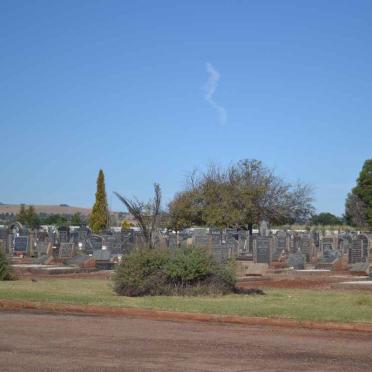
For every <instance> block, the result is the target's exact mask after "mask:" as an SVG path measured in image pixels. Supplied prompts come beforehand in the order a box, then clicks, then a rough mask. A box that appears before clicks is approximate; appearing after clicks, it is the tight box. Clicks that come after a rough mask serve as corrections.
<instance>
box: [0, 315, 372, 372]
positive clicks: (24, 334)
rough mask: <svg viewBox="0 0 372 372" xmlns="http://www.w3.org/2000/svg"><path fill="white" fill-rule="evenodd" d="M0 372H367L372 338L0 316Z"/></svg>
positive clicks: (370, 367)
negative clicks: (155, 371) (312, 371)
mask: <svg viewBox="0 0 372 372" xmlns="http://www.w3.org/2000/svg"><path fill="white" fill-rule="evenodd" d="M0 335H1V337H0V370H1V371H149V370H158V371H260V370H261V371H284V370H286V371H288V370H291V371H308V370H314V371H341V370H342V371H371V370H372V335H371V334H363V333H345V332H331V331H314V330H302V329H298V330H293V329H283V328H272V327H249V326H238V325H217V324H204V323H194V322H170V321H156V320H147V319H130V318H110V317H98V316H96V317H94V316H72V315H50V314H35V313H31V312H22V313H19V312H4V311H0Z"/></svg>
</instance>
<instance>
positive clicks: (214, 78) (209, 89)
mask: <svg viewBox="0 0 372 372" xmlns="http://www.w3.org/2000/svg"><path fill="white" fill-rule="evenodd" d="M206 68H207V72H208V75H209V76H208V80H207V82H206V83H205V85H204V87H203V88H204V92H205V94H204V98H205V100H206V101H207V102H208V103H209V104H210V105H211V106H212V107H213V108H214V109H215V110H216V111H217V113H218V117H219V121H220V123H221V124H222V125H224V124H226V121H227V112H226V110H225V108H224V107H223V106H221V105H219V104H218V103H217V102H216V101H215V100H214V98H213V96H214V94H215V92H216V90H217V87H218V82H219V80H220V78H221V75H220V73H219V72H218V71H217V70H216V69H215V68H214V67H213V65H212V64H211V63H209V62H208V63H206Z"/></svg>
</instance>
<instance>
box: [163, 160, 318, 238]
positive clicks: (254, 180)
mask: <svg viewBox="0 0 372 372" xmlns="http://www.w3.org/2000/svg"><path fill="white" fill-rule="evenodd" d="M311 194H312V192H311V189H310V187H309V186H307V185H303V184H296V185H291V184H289V183H286V182H284V181H283V180H282V179H281V178H279V177H277V176H275V175H274V173H273V171H272V170H270V169H269V168H266V167H265V166H264V165H263V164H262V162H260V161H258V160H242V161H239V162H238V163H237V164H234V165H231V166H230V167H228V168H226V169H221V168H219V167H217V166H215V165H210V166H209V167H208V169H207V171H206V172H203V173H195V172H194V173H193V174H192V177H191V178H190V179H189V180H188V182H187V188H186V190H185V191H183V192H181V193H178V194H176V196H175V198H174V199H173V201H172V202H171V203H170V204H169V213H170V220H171V221H172V225H173V226H175V227H177V226H181V227H185V225H187V224H188V225H189V226H191V225H192V224H196V225H206V226H213V227H217V228H220V229H222V228H226V227H235V228H239V227H240V228H246V229H248V230H249V231H250V232H252V228H253V224H257V223H259V221H260V220H261V219H266V220H268V221H269V222H271V223H275V224H280V223H288V222H302V221H305V220H306V219H308V218H309V217H310V216H311V214H312V212H313V210H314V208H313V206H312V195H311Z"/></svg>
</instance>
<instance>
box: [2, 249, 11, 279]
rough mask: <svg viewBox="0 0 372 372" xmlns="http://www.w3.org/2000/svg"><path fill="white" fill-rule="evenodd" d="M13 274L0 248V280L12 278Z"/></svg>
mask: <svg viewBox="0 0 372 372" xmlns="http://www.w3.org/2000/svg"><path fill="white" fill-rule="evenodd" d="M14 279H15V276H14V274H13V270H12V269H11V266H10V264H9V261H8V258H7V257H6V255H5V254H4V253H3V251H2V250H1V249H0V281H1V280H14Z"/></svg>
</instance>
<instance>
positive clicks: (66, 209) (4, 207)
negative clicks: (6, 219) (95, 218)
mask: <svg viewBox="0 0 372 372" xmlns="http://www.w3.org/2000/svg"><path fill="white" fill-rule="evenodd" d="M27 205H28V204H27ZM20 208H21V206H20V205H19V204H0V214H4V213H10V214H17V213H18V212H19V209H20ZM34 208H35V211H36V213H38V214H39V213H45V214H69V215H73V214H75V213H80V214H81V215H82V216H86V217H87V216H88V215H89V214H90V212H91V209H90V208H81V207H71V206H68V205H67V204H61V205H34Z"/></svg>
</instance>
